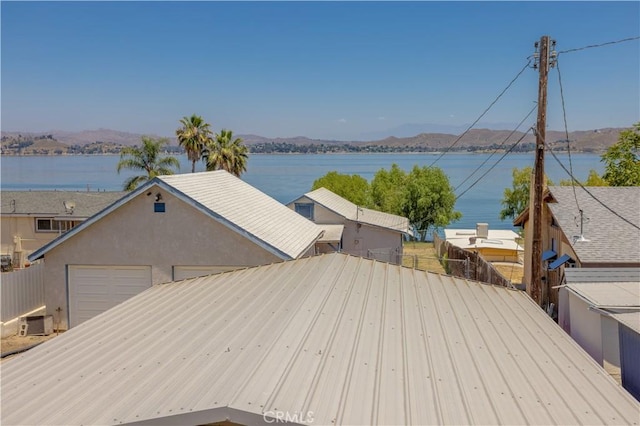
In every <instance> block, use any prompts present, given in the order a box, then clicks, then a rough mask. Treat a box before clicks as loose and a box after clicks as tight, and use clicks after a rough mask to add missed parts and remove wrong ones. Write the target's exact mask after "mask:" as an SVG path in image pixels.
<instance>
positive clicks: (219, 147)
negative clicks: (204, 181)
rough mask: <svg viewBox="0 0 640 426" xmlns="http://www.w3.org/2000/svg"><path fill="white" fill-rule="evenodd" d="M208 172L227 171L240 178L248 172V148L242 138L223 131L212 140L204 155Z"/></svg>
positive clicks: (207, 145)
mask: <svg viewBox="0 0 640 426" xmlns="http://www.w3.org/2000/svg"><path fill="white" fill-rule="evenodd" d="M202 158H203V160H204V162H205V164H206V165H207V171H212V170H226V171H228V172H229V173H231V174H234V175H236V176H238V177H240V175H241V174H242V173H244V172H245V171H247V158H248V155H247V147H246V146H245V145H244V144H243V143H242V139H241V138H235V139H234V138H233V132H232V131H231V130H225V129H222V130H221V131H220V133H219V134H216V137H215V139H212V140H210V141H209V142H208V143H207V144H206V146H205V148H204V150H203V153H202Z"/></svg>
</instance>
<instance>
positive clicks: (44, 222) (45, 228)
mask: <svg viewBox="0 0 640 426" xmlns="http://www.w3.org/2000/svg"><path fill="white" fill-rule="evenodd" d="M74 226H75V222H74V221H73V220H56V219H52V218H36V232H58V233H62V232H67V231H69V230H70V229H71V228H73V227H74Z"/></svg>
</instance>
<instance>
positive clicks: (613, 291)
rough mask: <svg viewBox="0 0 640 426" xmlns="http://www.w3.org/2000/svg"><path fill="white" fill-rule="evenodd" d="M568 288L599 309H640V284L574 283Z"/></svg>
mask: <svg viewBox="0 0 640 426" xmlns="http://www.w3.org/2000/svg"><path fill="white" fill-rule="evenodd" d="M566 287H567V289H569V290H571V291H572V292H574V293H575V294H577V295H578V296H580V297H582V298H583V299H585V300H586V301H588V302H589V303H590V304H591V305H592V306H594V307H597V308H615V307H621V308H622V307H639V308H640V282H621V283H616V282H607V283H585V284H575V283H574V284H567V285H566Z"/></svg>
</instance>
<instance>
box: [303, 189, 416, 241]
mask: <svg viewBox="0 0 640 426" xmlns="http://www.w3.org/2000/svg"><path fill="white" fill-rule="evenodd" d="M304 196H305V197H307V198H309V199H310V200H313V201H314V202H316V203H318V204H321V205H323V206H324V207H326V208H328V209H329V210H333V211H334V212H336V213H337V214H339V215H340V216H343V217H345V218H346V219H349V220H353V221H358V222H361V223H366V224H370V225H375V226H380V227H383V228H389V229H393V230H396V231H400V232H404V233H409V232H410V229H409V219H407V218H406V217H402V216H397V215H394V214H389V213H384V212H379V211H376V210H371V209H367V208H364V207H360V206H357V205H356V204H354V203H352V202H351V201H349V200H346V199H344V198H342V197H341V196H339V195H337V194H335V193H333V192H331V191H329V190H328V189H326V188H318V189H316V190H314V191H311V192H308V193H306V194H304Z"/></svg>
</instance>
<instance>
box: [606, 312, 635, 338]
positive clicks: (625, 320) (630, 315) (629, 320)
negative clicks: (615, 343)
mask: <svg viewBox="0 0 640 426" xmlns="http://www.w3.org/2000/svg"><path fill="white" fill-rule="evenodd" d="M609 316H611V317H612V318H613V319H615V320H616V321H618V322H619V323H620V324H623V325H625V326H627V327H629V328H630V329H631V330H633V331H635V332H636V333H638V334H640V311H634V312H617V313H611V314H609Z"/></svg>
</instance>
